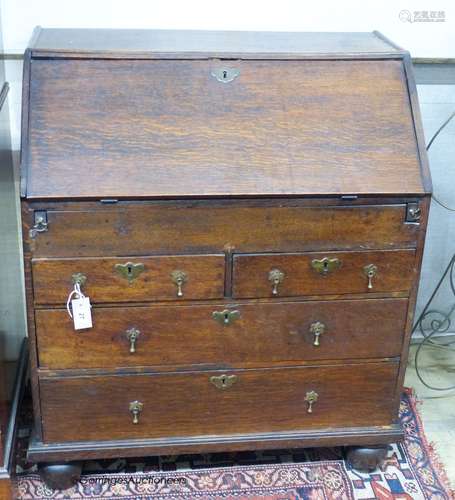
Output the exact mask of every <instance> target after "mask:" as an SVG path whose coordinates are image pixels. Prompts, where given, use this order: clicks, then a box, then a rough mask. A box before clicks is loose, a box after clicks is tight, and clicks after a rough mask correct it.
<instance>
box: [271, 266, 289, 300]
mask: <svg viewBox="0 0 455 500" xmlns="http://www.w3.org/2000/svg"><path fill="white" fill-rule="evenodd" d="M284 276H285V274H284V273H283V271H280V270H279V269H272V270H271V271H270V272H269V281H270V282H271V283H272V295H278V285H279V284H280V283H283V280H284Z"/></svg>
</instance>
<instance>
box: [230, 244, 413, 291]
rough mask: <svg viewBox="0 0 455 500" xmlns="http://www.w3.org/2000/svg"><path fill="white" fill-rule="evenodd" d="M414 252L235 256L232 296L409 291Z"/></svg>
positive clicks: (411, 281)
mask: <svg viewBox="0 0 455 500" xmlns="http://www.w3.org/2000/svg"><path fill="white" fill-rule="evenodd" d="M414 263H415V252H414V250H390V251H380V252H370V251H362V252H324V253H320V252H308V253H296V254H257V255H254V254H250V255H235V256H234V265H233V296H234V297H238V298H240V297H242V298H247V297H275V298H278V297H293V296H299V295H301V296H304V295H324V294H334V295H337V294H351V293H367V292H381V293H389V292H405V293H408V292H409V290H410V288H411V286H412V283H413V279H414Z"/></svg>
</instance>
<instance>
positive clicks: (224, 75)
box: [212, 68, 240, 83]
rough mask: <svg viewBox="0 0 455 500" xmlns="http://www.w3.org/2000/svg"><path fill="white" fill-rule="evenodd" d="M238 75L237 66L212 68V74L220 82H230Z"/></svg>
mask: <svg viewBox="0 0 455 500" xmlns="http://www.w3.org/2000/svg"><path fill="white" fill-rule="evenodd" d="M239 75H240V70H239V69H237V68H216V69H213V70H212V76H213V77H215V78H216V79H217V80H218V81H219V82H222V83H229V82H232V81H233V80H235V79H236V78H237V77H238V76H239Z"/></svg>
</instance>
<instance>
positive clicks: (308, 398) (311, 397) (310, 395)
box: [305, 391, 319, 413]
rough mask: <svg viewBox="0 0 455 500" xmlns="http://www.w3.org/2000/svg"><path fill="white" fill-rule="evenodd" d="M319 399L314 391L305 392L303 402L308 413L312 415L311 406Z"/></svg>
mask: <svg viewBox="0 0 455 500" xmlns="http://www.w3.org/2000/svg"><path fill="white" fill-rule="evenodd" d="M318 399H319V394H318V393H317V392H315V391H310V392H307V393H306V395H305V402H306V403H308V410H307V412H308V413H313V405H314V404H315V403H316V402H317V400H318Z"/></svg>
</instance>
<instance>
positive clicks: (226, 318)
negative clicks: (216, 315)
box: [224, 312, 229, 324]
mask: <svg viewBox="0 0 455 500" xmlns="http://www.w3.org/2000/svg"><path fill="white" fill-rule="evenodd" d="M224 322H225V323H226V324H227V323H229V313H227V312H226V313H224Z"/></svg>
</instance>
